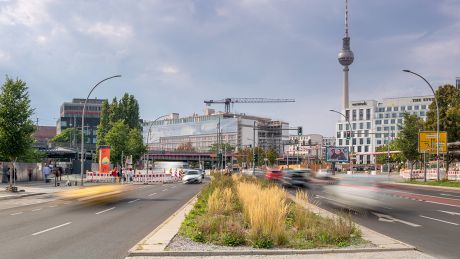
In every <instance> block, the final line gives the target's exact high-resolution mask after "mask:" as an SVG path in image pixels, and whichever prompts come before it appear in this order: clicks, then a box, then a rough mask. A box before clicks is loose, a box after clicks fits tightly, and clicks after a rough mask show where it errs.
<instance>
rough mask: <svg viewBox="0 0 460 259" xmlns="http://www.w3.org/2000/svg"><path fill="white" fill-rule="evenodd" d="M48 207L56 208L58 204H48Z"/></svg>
mask: <svg viewBox="0 0 460 259" xmlns="http://www.w3.org/2000/svg"><path fill="white" fill-rule="evenodd" d="M48 207H50V208H54V207H57V205H50V206H48Z"/></svg>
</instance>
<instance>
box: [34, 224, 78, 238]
mask: <svg viewBox="0 0 460 259" xmlns="http://www.w3.org/2000/svg"><path fill="white" fill-rule="evenodd" d="M70 223H72V222H67V223H64V224H62V225H59V226H55V227H52V228H48V229H45V230H42V231H39V232H36V233H33V234H32V236H36V235H40V234H43V233H45V232H48V231H51V230H54V229H56V228H60V227H64V226H67V225H69V224H70Z"/></svg>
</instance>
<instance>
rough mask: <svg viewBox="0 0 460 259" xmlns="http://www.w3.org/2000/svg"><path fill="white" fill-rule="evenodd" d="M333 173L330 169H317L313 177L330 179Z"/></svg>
mask: <svg viewBox="0 0 460 259" xmlns="http://www.w3.org/2000/svg"><path fill="white" fill-rule="evenodd" d="M332 176H333V173H332V170H331V169H319V170H318V171H317V172H316V173H315V177H316V178H319V179H332Z"/></svg>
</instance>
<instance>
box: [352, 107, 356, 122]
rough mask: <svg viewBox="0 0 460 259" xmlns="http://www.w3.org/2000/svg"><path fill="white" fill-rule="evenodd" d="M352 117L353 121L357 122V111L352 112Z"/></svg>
mask: <svg viewBox="0 0 460 259" xmlns="http://www.w3.org/2000/svg"><path fill="white" fill-rule="evenodd" d="M352 116H353V118H352V120H354V121H355V120H356V110H353V111H352Z"/></svg>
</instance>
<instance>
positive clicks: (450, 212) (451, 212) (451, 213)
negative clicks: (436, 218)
mask: <svg viewBox="0 0 460 259" xmlns="http://www.w3.org/2000/svg"><path fill="white" fill-rule="evenodd" d="M438 211H439V212H444V213H447V214H450V215H454V216H455V215H460V213H459V212H453V211H446V210H438Z"/></svg>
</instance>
